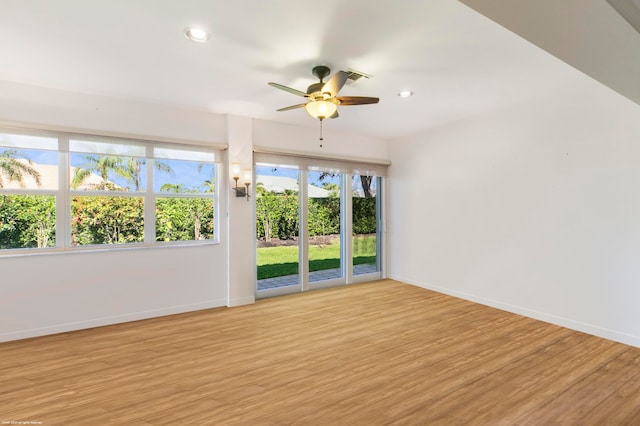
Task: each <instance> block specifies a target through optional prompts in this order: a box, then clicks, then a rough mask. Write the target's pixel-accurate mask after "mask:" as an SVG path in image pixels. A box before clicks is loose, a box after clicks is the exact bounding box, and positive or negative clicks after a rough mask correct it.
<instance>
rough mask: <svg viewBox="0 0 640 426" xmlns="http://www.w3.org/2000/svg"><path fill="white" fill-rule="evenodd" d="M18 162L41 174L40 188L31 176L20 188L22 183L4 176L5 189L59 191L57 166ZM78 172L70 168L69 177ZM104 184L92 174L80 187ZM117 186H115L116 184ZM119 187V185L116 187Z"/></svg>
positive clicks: (25, 161)
mask: <svg viewBox="0 0 640 426" xmlns="http://www.w3.org/2000/svg"><path fill="white" fill-rule="evenodd" d="M17 161H19V162H21V163H23V164H25V165H29V166H30V167H31V168H33V169H35V170H36V171H37V172H38V173H40V186H38V184H36V181H35V179H34V178H32V177H31V176H29V175H25V176H23V184H24V186H20V182H16V181H10V180H9V178H7V176H6V175H3V176H2V182H3V189H58V166H57V165H55V164H37V163H31V164H29V162H28V161H27V160H24V159H18V160H17ZM75 171H76V167H70V170H69V175H70V176H73V175H74V173H75ZM102 183H103V180H102V178H101V177H100V176H98V175H96V174H94V173H91V174H90V175H89V176H87V178H86V179H85V181H84V182H83V183H82V185H80V186H78V188H76V189H79V190H91V189H95V188H96V187H97V186H99V185H100V184H102ZM114 185H115V184H114ZM115 186H116V187H118V185H115Z"/></svg>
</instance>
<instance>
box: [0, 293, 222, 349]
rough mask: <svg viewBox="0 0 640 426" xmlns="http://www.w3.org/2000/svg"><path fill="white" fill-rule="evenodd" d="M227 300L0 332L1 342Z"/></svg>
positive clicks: (178, 311) (206, 306) (219, 304)
mask: <svg viewBox="0 0 640 426" xmlns="http://www.w3.org/2000/svg"><path fill="white" fill-rule="evenodd" d="M226 305H227V304H226V300H224V299H219V300H208V301H206V302H199V303H192V304H188V305H179V306H170V307H167V308H162V309H153V310H149V311H142V312H134V313H129V314H123V315H115V316H111V317H104V318H95V319H91V320H87V321H78V322H72V323H65V324H57V325H52V326H47V327H40V328H33V329H29V330H20V331H13V332H10V333H3V334H0V342H8V341H11V340H20V339H28V338H31V337H38V336H46V335H49V334H57V333H66V332H69V331H76V330H83V329H86V328H94V327H102V326H105V325H113V324H120V323H123V322H130V321H139V320H143V319H149V318H156V317H163V316H166V315H174V314H182V313H185V312H192V311H199V310H202V309H210V308H218V307H222V306H226Z"/></svg>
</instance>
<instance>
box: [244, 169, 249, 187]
mask: <svg viewBox="0 0 640 426" xmlns="http://www.w3.org/2000/svg"><path fill="white" fill-rule="evenodd" d="M242 175H243V176H244V184H245V185H247V184H249V185H251V169H244V173H243V174H242Z"/></svg>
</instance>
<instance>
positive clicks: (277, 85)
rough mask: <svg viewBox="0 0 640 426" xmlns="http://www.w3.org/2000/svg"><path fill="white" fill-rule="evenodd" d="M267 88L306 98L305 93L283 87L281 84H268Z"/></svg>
mask: <svg viewBox="0 0 640 426" xmlns="http://www.w3.org/2000/svg"><path fill="white" fill-rule="evenodd" d="M269 86H271V87H275V88H276V89H280V90H284V91H285V92H289V93H293V94H294V95H298V96H305V97H306V96H307V94H306V93H305V92H302V91H300V90H297V89H292V88H291V87H287V86H283V85H282V84H278V83H273V82H271V83H269Z"/></svg>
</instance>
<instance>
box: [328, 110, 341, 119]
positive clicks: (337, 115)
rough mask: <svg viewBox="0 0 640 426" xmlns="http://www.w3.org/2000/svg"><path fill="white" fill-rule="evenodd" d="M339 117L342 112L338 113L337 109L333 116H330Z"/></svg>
mask: <svg viewBox="0 0 640 426" xmlns="http://www.w3.org/2000/svg"><path fill="white" fill-rule="evenodd" d="M338 117H340V114H338V110H336V112H334V113H333V114H331V116H330V117H329V118H338Z"/></svg>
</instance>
